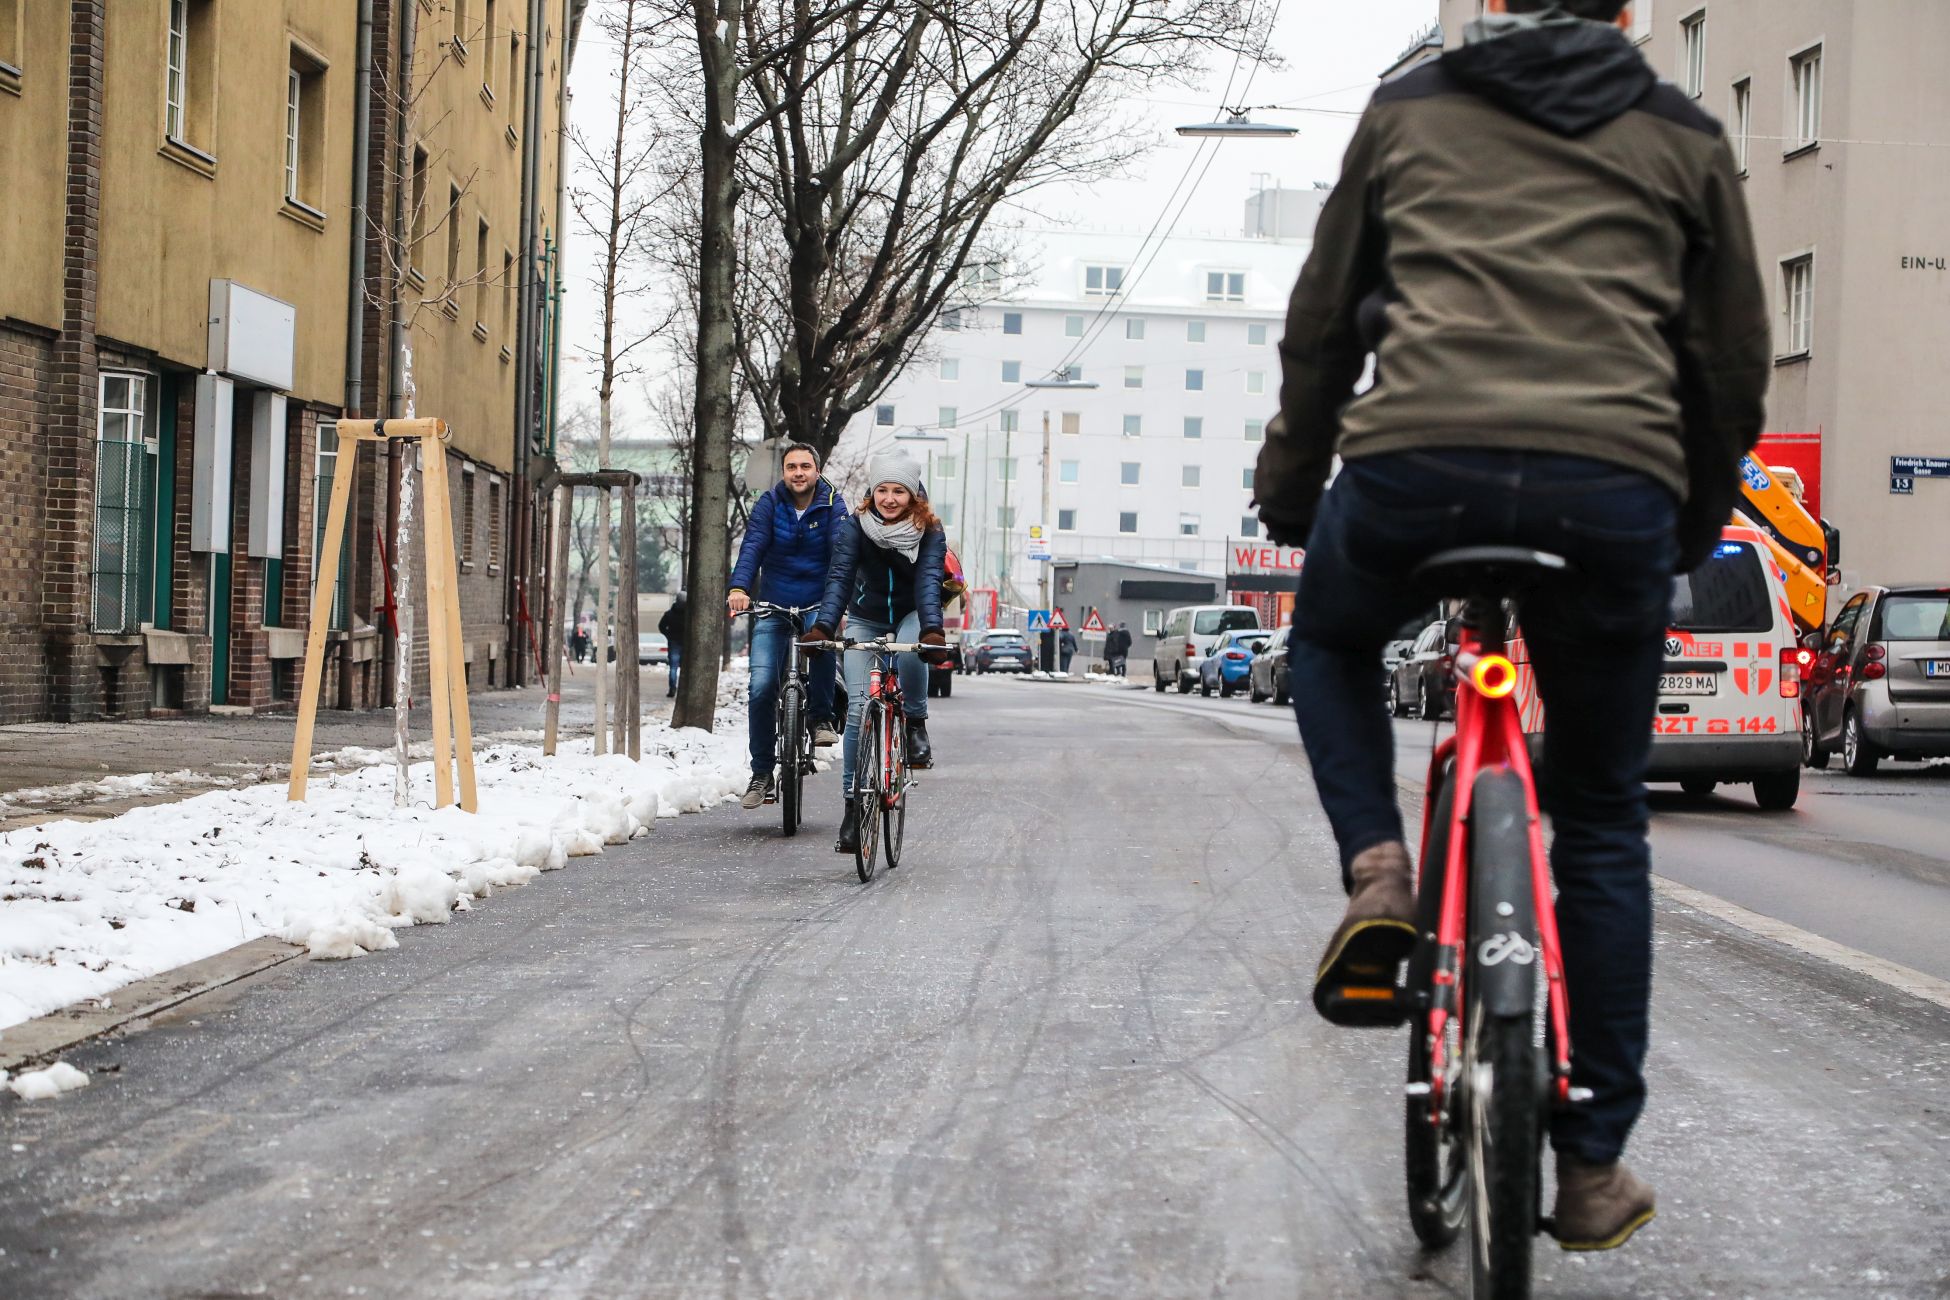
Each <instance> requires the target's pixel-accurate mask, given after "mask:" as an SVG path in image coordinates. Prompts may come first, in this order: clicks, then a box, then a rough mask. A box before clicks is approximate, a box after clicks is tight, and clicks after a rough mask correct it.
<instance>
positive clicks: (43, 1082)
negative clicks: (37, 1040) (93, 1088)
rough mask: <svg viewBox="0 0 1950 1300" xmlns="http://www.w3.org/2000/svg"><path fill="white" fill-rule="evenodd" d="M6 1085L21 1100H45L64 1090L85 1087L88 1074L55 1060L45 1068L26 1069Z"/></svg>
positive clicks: (64, 1062)
mask: <svg viewBox="0 0 1950 1300" xmlns="http://www.w3.org/2000/svg"><path fill="white" fill-rule="evenodd" d="M7 1086H8V1087H9V1088H12V1089H13V1090H14V1095H15V1096H17V1097H19V1098H20V1099H21V1100H22V1101H47V1100H48V1099H49V1098H52V1097H59V1096H60V1095H61V1094H62V1093H64V1092H73V1091H74V1090H75V1089H76V1088H86V1087H87V1086H88V1076H87V1075H85V1074H83V1073H82V1072H81V1071H79V1070H77V1069H75V1068H74V1067H73V1066H72V1065H69V1064H68V1063H67V1062H66V1061H56V1062H55V1063H54V1064H53V1065H50V1066H48V1067H47V1068H46V1069H45V1070H28V1071H27V1072H25V1073H24V1074H22V1075H21V1076H20V1077H19V1078H17V1079H15V1080H14V1081H13V1082H12V1083H10V1084H8V1085H7Z"/></svg>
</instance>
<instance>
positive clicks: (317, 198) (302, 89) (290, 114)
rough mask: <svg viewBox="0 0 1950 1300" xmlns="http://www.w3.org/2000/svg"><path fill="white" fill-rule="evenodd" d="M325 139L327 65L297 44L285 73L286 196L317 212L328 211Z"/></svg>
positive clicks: (316, 214) (318, 214) (312, 211)
mask: <svg viewBox="0 0 1950 1300" xmlns="http://www.w3.org/2000/svg"><path fill="white" fill-rule="evenodd" d="M324 141H325V69H324V68H323V67H322V66H320V65H319V64H318V63H317V61H315V60H313V59H311V58H310V57H308V56H307V55H305V54H304V53H303V52H302V51H300V50H298V49H296V48H295V47H294V48H293V49H292V51H291V67H290V69H289V70H288V71H287V72H286V74H285V92H284V198H285V202H287V203H292V204H296V205H297V206H298V207H301V208H303V209H305V210H306V211H307V212H310V213H311V214H312V215H314V216H323V215H324V213H323V212H322V211H321V209H322V207H323V206H324V203H325V196H324V193H323V186H322V185H321V183H320V180H319V173H320V171H321V170H322V163H323V159H324V156H325V148H324Z"/></svg>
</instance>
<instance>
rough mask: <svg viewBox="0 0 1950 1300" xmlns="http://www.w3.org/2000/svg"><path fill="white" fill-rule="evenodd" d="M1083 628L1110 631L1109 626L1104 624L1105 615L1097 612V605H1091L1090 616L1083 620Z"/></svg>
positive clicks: (1089, 630)
mask: <svg viewBox="0 0 1950 1300" xmlns="http://www.w3.org/2000/svg"><path fill="white" fill-rule="evenodd" d="M1083 630H1084V631H1086V632H1108V631H1110V629H1109V628H1107V627H1105V626H1104V620H1103V616H1102V615H1100V614H1098V613H1097V607H1096V606H1095V605H1092V606H1091V607H1090V615H1089V617H1087V618H1085V619H1084V620H1083Z"/></svg>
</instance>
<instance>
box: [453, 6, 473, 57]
mask: <svg viewBox="0 0 1950 1300" xmlns="http://www.w3.org/2000/svg"><path fill="white" fill-rule="evenodd" d="M452 2H453V6H454V53H455V54H457V55H459V56H460V57H461V59H462V60H463V61H465V60H466V58H467V38H468V37H469V36H470V35H471V34H472V33H471V32H470V31H469V30H468V27H467V0H452Z"/></svg>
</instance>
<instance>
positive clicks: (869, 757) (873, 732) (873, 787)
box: [853, 701, 881, 885]
mask: <svg viewBox="0 0 1950 1300" xmlns="http://www.w3.org/2000/svg"><path fill="white" fill-rule="evenodd" d="M880 727H881V721H880V706H879V705H878V704H877V703H875V702H873V701H869V702H868V704H867V716H866V717H865V718H863V719H862V720H861V723H860V739H859V751H858V752H859V758H858V760H857V761H856V762H855V764H854V769H853V808H854V815H855V816H856V817H858V818H859V825H860V833H859V836H858V840H859V842H858V843H857V844H855V845H854V847H853V870H854V871H855V872H856V873H857V874H858V875H859V877H860V883H861V884H863V885H864V884H866V883H867V882H868V881H870V880H872V879H873V873H874V872H875V871H876V870H878V869H879V866H880V859H879V856H878V855H879V852H880V779H881V778H880Z"/></svg>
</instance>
